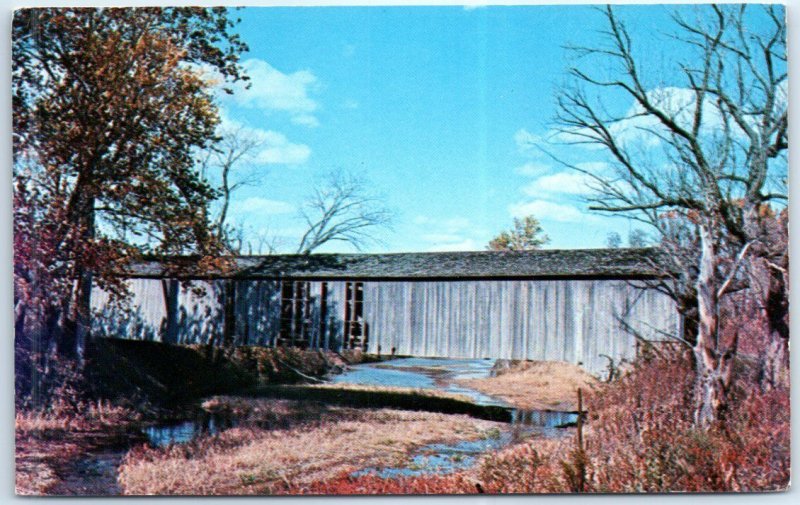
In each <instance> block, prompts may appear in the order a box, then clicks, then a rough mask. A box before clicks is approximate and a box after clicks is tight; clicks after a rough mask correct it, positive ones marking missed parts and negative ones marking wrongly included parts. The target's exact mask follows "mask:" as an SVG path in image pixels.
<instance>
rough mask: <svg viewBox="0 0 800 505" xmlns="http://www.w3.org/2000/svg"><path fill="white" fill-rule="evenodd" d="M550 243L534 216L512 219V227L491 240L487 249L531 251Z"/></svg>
mask: <svg viewBox="0 0 800 505" xmlns="http://www.w3.org/2000/svg"><path fill="white" fill-rule="evenodd" d="M548 242H550V237H548V236H547V235H545V234H544V230H543V229H542V226H541V224H539V220H538V219H536V218H535V217H534V216H525V217H524V218H522V219H519V218H516V217H515V218H514V227H513V228H512V229H511V230H508V231H503V232H501V233H500V234H499V235H498V236H496V237H495V238H493V239H492V240H491V241H490V242H489V245H488V246H487V249H489V250H491V251H532V250H535V249H541V247H542V246H543V245H545V244H547V243H548Z"/></svg>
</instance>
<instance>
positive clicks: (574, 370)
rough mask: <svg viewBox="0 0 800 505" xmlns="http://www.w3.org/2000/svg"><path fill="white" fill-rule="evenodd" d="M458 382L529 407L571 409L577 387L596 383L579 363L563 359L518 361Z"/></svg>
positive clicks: (575, 407) (531, 408)
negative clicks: (487, 374)
mask: <svg viewBox="0 0 800 505" xmlns="http://www.w3.org/2000/svg"><path fill="white" fill-rule="evenodd" d="M458 382H459V384H462V385H464V386H467V387H470V388H472V389H476V390H478V391H480V392H482V393H485V394H488V395H490V396H495V397H498V398H502V399H503V400H505V401H507V402H509V403H510V404H512V405H514V406H515V407H518V408H522V409H529V410H575V409H577V398H576V391H577V389H578V388H584V389H586V388H592V387H594V386H596V385H597V384H598V381H597V379H595V378H594V377H593V376H591V375H590V374H589V373H588V372H586V371H585V370H583V369H582V368H581V367H579V366H577V365H572V364H570V363H565V362H563V361H522V362H517V363H513V364H512V365H511V366H510V368H507V369H500V370H498V371H497V376H495V377H489V378H486V379H464V380H460V381H458Z"/></svg>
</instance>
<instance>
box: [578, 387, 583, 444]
mask: <svg viewBox="0 0 800 505" xmlns="http://www.w3.org/2000/svg"><path fill="white" fill-rule="evenodd" d="M577 425H578V450H579V451H581V452H582V451H583V392H582V391H581V388H578V423H577Z"/></svg>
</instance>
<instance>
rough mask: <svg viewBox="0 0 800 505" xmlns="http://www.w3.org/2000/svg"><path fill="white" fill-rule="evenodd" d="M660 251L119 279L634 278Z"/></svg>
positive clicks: (158, 265) (344, 259)
mask: <svg viewBox="0 0 800 505" xmlns="http://www.w3.org/2000/svg"><path fill="white" fill-rule="evenodd" d="M663 254H664V253H663V252H662V251H661V250H659V249H657V248H640V249H624V248H623V249H543V250H538V251H519V252H516V251H514V252H512V251H460V252H430V253H391V254H277V255H271V256H238V257H231V258H227V259H226V261H224V262H223V263H227V265H226V266H225V267H223V268H221V269H219V270H216V271H210V270H208V269H205V268H202V267H201V265H200V261H199V258H196V257H189V256H182V257H171V258H150V259H146V260H144V261H141V262H137V263H135V264H133V265H130V266H129V267H128V268H126V270H125V272H124V273H123V274H122V275H125V276H129V277H151V278H165V277H178V278H240V279H307V280H325V279H343V280H344V279H354V280H360V279H363V280H435V279H442V280H446V279H450V280H458V279H520V278H597V277H605V278H635V277H657V276H660V275H663V274H664V271H665V270H664V268H665V267H662V266H661V265H665V262H664V261H663V260H664V256H663Z"/></svg>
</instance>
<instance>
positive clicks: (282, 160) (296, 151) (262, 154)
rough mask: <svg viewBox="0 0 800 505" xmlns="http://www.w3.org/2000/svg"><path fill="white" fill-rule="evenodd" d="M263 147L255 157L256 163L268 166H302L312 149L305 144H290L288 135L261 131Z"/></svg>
mask: <svg viewBox="0 0 800 505" xmlns="http://www.w3.org/2000/svg"><path fill="white" fill-rule="evenodd" d="M261 138H262V139H263V140H264V144H263V147H262V148H261V149H260V150H259V151H258V153H257V154H256V155H255V162H256V163H259V164H262V165H268V164H285V165H300V164H303V163H305V162H306V161H308V158H309V157H310V156H311V149H310V148H309V147H308V146H306V145H303V144H293V143H291V142H289V140H288V139H287V138H286V135H284V134H282V133H278V132H275V131H272V130H266V131H264V130H261Z"/></svg>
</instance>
